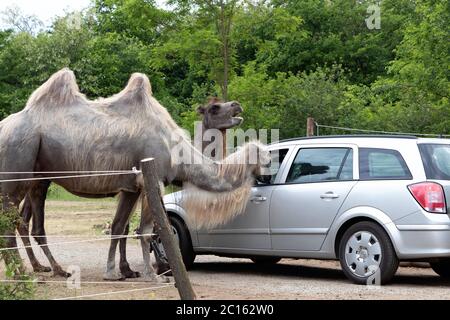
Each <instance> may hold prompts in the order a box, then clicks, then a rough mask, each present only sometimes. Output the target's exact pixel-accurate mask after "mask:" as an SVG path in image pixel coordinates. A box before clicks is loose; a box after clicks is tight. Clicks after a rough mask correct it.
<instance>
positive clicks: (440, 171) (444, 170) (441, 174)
mask: <svg viewBox="0 0 450 320" xmlns="http://www.w3.org/2000/svg"><path fill="white" fill-rule="evenodd" d="M419 150H420V154H421V156H422V161H423V165H424V168H425V174H426V176H427V179H433V180H450V144H419Z"/></svg>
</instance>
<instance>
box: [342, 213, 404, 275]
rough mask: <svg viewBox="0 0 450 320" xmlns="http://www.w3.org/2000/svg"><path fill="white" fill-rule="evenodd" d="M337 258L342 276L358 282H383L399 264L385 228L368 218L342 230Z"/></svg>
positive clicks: (393, 272)
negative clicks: (343, 231) (343, 274)
mask: <svg viewBox="0 0 450 320" xmlns="http://www.w3.org/2000/svg"><path fill="white" fill-rule="evenodd" d="M339 260H340V262H341V267H342V270H343V271H344V273H345V275H346V276H347V277H348V278H349V279H350V280H352V281H353V282H355V283H357V284H385V283H387V282H389V281H390V280H391V279H392V277H393V276H394V274H395V272H396V271H397V268H398V263H399V261H398V258H397V255H396V253H395V250H394V247H393V245H392V242H391V239H390V238H389V236H388V234H387V233H386V231H384V229H383V228H382V227H381V226H379V225H378V224H376V223H374V222H369V221H363V222H358V223H356V224H354V225H352V226H351V227H350V228H348V229H347V230H346V231H345V233H344V235H343V236H342V239H341V241H340V244H339Z"/></svg>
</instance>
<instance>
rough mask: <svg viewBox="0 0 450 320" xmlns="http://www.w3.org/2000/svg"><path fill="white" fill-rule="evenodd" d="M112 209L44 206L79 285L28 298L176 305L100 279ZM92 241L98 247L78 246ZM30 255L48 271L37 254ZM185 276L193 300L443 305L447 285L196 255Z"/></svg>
mask: <svg viewBox="0 0 450 320" xmlns="http://www.w3.org/2000/svg"><path fill="white" fill-rule="evenodd" d="M114 207H115V202H114V201H84V202H80V201H48V202H47V208H46V210H47V217H46V228H47V234H48V235H50V236H49V242H50V243H54V245H52V246H51V250H52V252H53V254H54V256H55V257H56V259H57V260H58V261H59V262H60V264H61V265H62V266H63V267H65V268H67V267H69V266H76V267H79V268H80V272H81V282H82V283H81V289H71V288H68V287H67V283H66V279H64V278H61V277H53V276H52V274H51V273H47V274H46V273H40V274H37V275H36V276H37V278H38V279H39V280H41V281H49V283H39V284H37V290H36V299H60V298H66V299H67V298H71V297H78V298H79V299H178V293H177V290H176V289H175V288H174V287H173V285H172V286H169V287H164V288H157V287H161V286H163V285H162V284H158V283H149V282H143V281H142V280H139V279H137V280H133V279H129V280H127V281H120V282H106V281H103V280H102V275H103V271H104V269H105V265H106V257H107V250H108V246H109V241H108V240H107V237H105V236H103V235H101V232H100V231H99V230H98V229H95V228H94V225H101V224H104V223H105V222H107V221H111V220H112V217H113V214H114ZM92 238H96V239H102V240H98V241H95V242H78V241H86V240H88V239H92ZM104 239H106V240H104ZM21 251H22V252H21V254H22V255H23V256H25V255H24V253H25V252H24V250H21ZM35 252H37V253H38V258H39V259H40V261H41V262H42V263H43V264H45V265H48V263H47V261H46V260H45V257H44V256H43V254H42V253H41V252H40V250H38V248H36V250H35ZM128 260H129V262H130V265H131V266H132V268H133V269H135V270H137V271H140V270H142V268H143V265H142V256H141V248H140V245H139V242H138V241H136V240H133V239H131V240H129V245H128ZM28 268H29V265H28ZM0 269H2V266H0ZM29 270H31V269H30V268H29ZM2 274H3V273H2ZM189 276H190V279H191V282H192V284H193V287H194V290H195V291H196V293H197V296H198V298H200V299H283V300H284V299H377V300H379V299H450V282H448V281H447V282H446V281H443V280H442V279H441V278H440V277H439V276H437V275H436V274H435V273H434V272H433V271H432V270H431V269H424V268H411V267H401V268H399V270H398V272H397V275H396V277H395V278H394V281H393V283H392V284H389V285H386V286H383V287H366V286H358V285H354V284H351V283H350V282H349V281H348V280H347V279H346V278H345V276H344V275H343V273H342V272H341V271H340V267H339V263H338V262H335V261H318V260H304V259H301V260H292V259H283V260H282V261H281V262H280V263H278V264H276V265H273V266H261V265H255V264H254V263H252V262H251V261H250V260H248V259H231V258H221V257H216V256H199V257H197V259H196V264H195V267H194V269H193V270H192V271H190V272H189ZM171 281H172V284H173V278H171ZM120 291H126V292H120ZM84 296H86V297H84Z"/></svg>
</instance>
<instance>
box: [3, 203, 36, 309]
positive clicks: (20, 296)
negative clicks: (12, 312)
mask: <svg viewBox="0 0 450 320" xmlns="http://www.w3.org/2000/svg"><path fill="white" fill-rule="evenodd" d="M0 205H1V203H0ZM20 219H21V218H20V215H19V212H18V211H17V209H16V208H11V209H8V210H2V211H1V212H0V235H4V234H6V233H7V232H8V231H9V230H15V228H16V225H17V224H18V223H20V221H21V220H20ZM6 245H7V241H6V239H5V238H2V237H0V248H5V247H6ZM1 262H4V264H5V276H6V279H7V280H18V281H20V282H2V283H0V300H24V299H31V298H32V297H33V294H34V284H33V279H32V278H31V277H30V276H29V275H27V274H26V273H25V272H24V267H23V265H22V259H21V258H20V255H19V254H18V253H17V252H15V251H13V250H5V251H1V255H0V263H1Z"/></svg>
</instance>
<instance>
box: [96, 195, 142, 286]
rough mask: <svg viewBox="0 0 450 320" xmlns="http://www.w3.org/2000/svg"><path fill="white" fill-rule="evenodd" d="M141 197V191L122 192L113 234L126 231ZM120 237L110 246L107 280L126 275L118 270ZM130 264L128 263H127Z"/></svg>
mask: <svg viewBox="0 0 450 320" xmlns="http://www.w3.org/2000/svg"><path fill="white" fill-rule="evenodd" d="M138 199H139V192H136V193H132V192H122V193H121V194H120V199H119V205H118V206H117V211H116V215H115V217H114V221H113V223H112V227H111V236H112V237H114V236H122V235H124V233H125V229H126V226H127V225H128V222H129V219H130V216H131V213H132V212H133V209H134V207H135V205H136V202H137V200H138ZM118 243H119V239H114V238H113V239H111V245H110V247H109V253H108V262H107V265H106V272H105V274H104V276H103V279H105V280H122V279H124V276H123V275H121V274H119V273H117V272H116V270H115V269H116V249H117V244H118ZM127 264H128V263H127Z"/></svg>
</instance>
